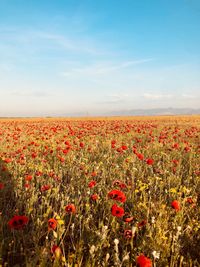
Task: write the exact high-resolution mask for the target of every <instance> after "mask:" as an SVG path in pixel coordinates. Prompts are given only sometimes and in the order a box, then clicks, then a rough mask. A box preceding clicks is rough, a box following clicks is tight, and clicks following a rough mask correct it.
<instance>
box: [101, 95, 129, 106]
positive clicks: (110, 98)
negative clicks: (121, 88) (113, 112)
mask: <svg viewBox="0 0 200 267" xmlns="http://www.w3.org/2000/svg"><path fill="white" fill-rule="evenodd" d="M129 97H130V96H129V95H128V94H111V95H106V96H105V97H104V100H102V101H99V102H98V104H121V103H125V102H126V101H127V100H128V98H129Z"/></svg>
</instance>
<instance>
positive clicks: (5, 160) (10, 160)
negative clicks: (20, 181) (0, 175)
mask: <svg viewBox="0 0 200 267" xmlns="http://www.w3.org/2000/svg"><path fill="white" fill-rule="evenodd" d="M4 162H5V163H10V162H12V159H11V158H7V159H4Z"/></svg>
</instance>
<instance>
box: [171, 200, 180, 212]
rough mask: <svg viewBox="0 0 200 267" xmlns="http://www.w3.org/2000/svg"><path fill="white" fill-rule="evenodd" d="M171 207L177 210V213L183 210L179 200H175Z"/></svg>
mask: <svg viewBox="0 0 200 267" xmlns="http://www.w3.org/2000/svg"><path fill="white" fill-rule="evenodd" d="M171 207H172V208H173V209H175V210H176V211H179V210H180V209H181V207H180V203H179V201H177V200H173V201H172V203H171Z"/></svg>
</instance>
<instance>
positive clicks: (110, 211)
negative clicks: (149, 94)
mask: <svg viewBox="0 0 200 267" xmlns="http://www.w3.org/2000/svg"><path fill="white" fill-rule="evenodd" d="M0 158H1V162H0V171H1V172H0V212H1V217H0V220H1V224H0V227H1V231H0V241H1V249H0V264H1V265H2V266H20V267H21V266H54V267H55V266H68V267H72V266H74V267H75V266H76V267H80V266H83V267H84V266H86V267H93V266H95V267H98V266H100V267H106V266H108V267H109V266H117V267H119V266H121V267H122V266H127V267H131V266H139V267H151V266H152V267H153V266H157V267H167V266H169V267H173V266H174V267H175V266H186V267H188V266H200V164H199V162H200V116H182V117H177V116H171V117H168V116H162V117H127V118H93V119H92V118H91V119H89V118H85V119H62V118H58V119H53V118H52V119H51V118H49V119H1V120H0Z"/></svg>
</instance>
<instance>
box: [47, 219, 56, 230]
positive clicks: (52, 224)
mask: <svg viewBox="0 0 200 267" xmlns="http://www.w3.org/2000/svg"><path fill="white" fill-rule="evenodd" d="M56 227H57V220H56V219H54V218H51V219H49V220H48V229H49V230H55V229H56Z"/></svg>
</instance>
